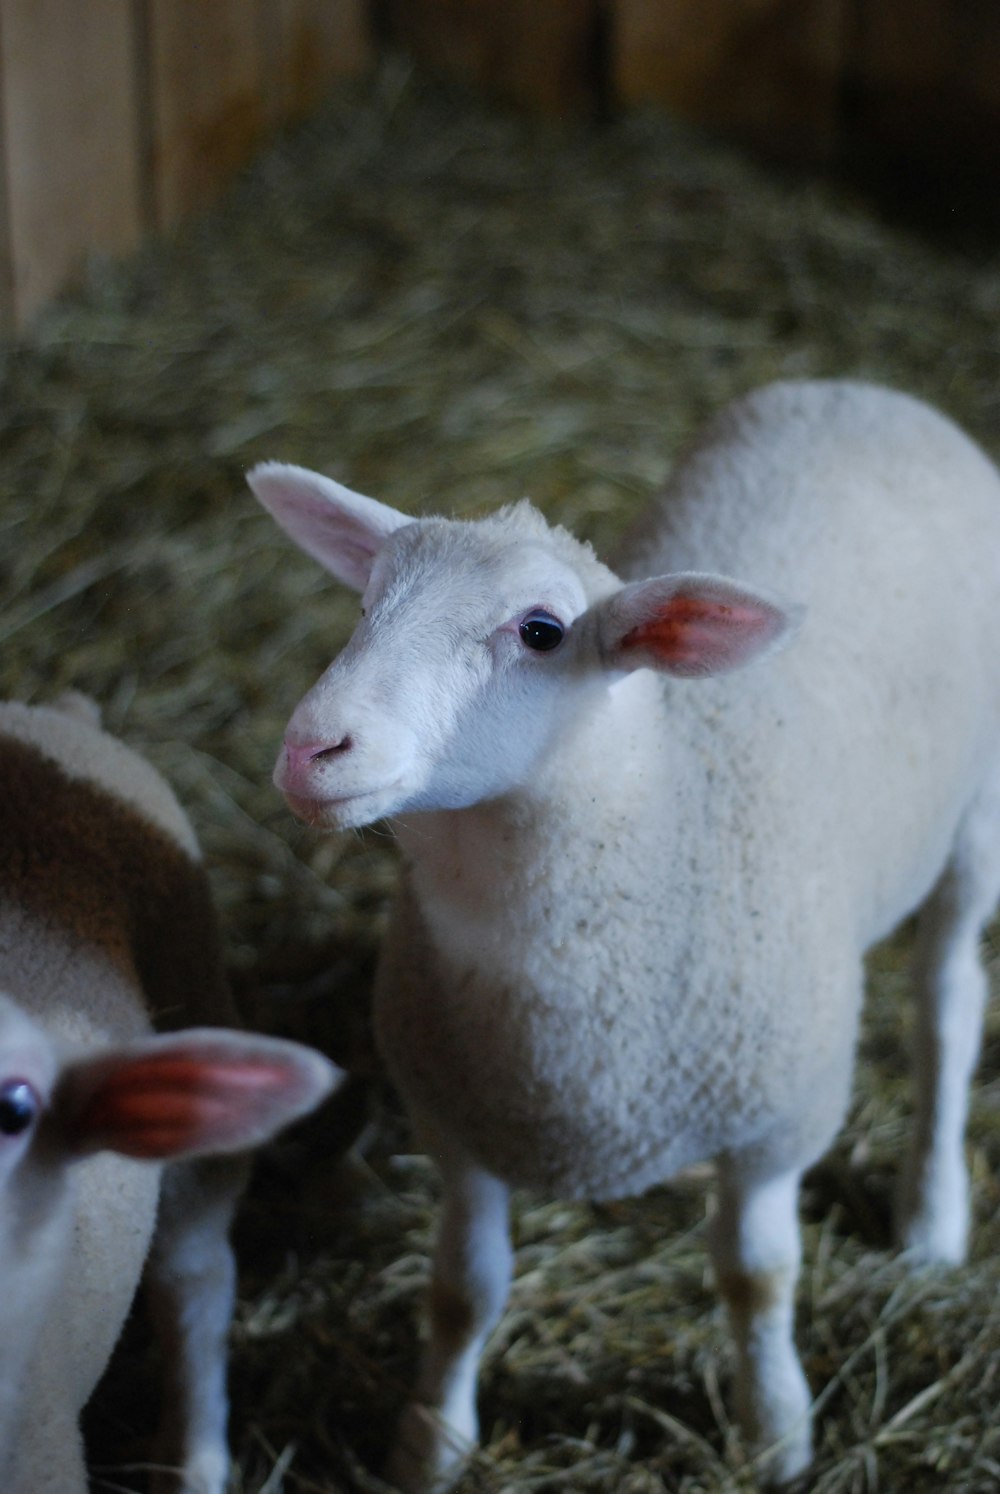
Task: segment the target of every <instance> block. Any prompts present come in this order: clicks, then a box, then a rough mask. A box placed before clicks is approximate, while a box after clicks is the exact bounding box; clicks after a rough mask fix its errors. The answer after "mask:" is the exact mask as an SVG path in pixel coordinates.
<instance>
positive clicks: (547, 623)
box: [518, 612, 565, 654]
mask: <svg viewBox="0 0 1000 1494" xmlns="http://www.w3.org/2000/svg"><path fill="white" fill-rule="evenodd" d="M518 632H519V633H520V634H521V642H522V643H523V644H524V646H525V648H533V649H534V650H535V651H536V652H537V653H540V654H547V653H548V652H549V650H550V649H553V648H558V647H559V645H560V643H562V641H563V634H564V632H565V629H564V628H563V625H562V623H561V622H559V620H558V618H555V617H552V616H551V615H550V613H548V612H532V613H531V614H530V615H529V616H528V617H526V618H525V619H524V621H523V622H522V624H521V626H520V628H519V629H518Z"/></svg>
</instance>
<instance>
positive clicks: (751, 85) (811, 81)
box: [612, 0, 905, 161]
mask: <svg viewBox="0 0 1000 1494" xmlns="http://www.w3.org/2000/svg"><path fill="white" fill-rule="evenodd" d="M876 3H878V0H876ZM904 3H905V0H904ZM614 15H615V21H614V27H613V46H614V56H613V61H612V74H613V87H614V91H615V92H616V94H617V95H618V97H619V98H621V99H622V100H624V101H625V102H627V103H635V102H638V101H640V100H651V101H653V102H656V103H659V104H662V105H664V106H665V107H666V108H668V109H670V110H671V111H672V112H674V113H676V114H678V115H680V116H682V117H683V118H686V119H690V120H693V121H696V122H698V123H700V124H707V125H710V126H714V127H717V128H719V129H721V130H724V131H725V132H727V133H730V134H733V135H736V136H738V137H741V138H743V139H746V140H749V141H751V142H752V143H753V144H755V145H758V146H763V147H765V148H766V149H767V150H768V151H769V152H771V153H772V154H776V155H778V156H781V157H784V158H786V159H797V160H813V161H815V160H825V159H829V158H830V157H831V156H832V155H833V154H834V153H835V149H836V143H837V137H838V128H839V91H840V83H841V77H842V71H843V67H844V57H845V45H846V26H847V14H846V3H845V0H615V11H614Z"/></svg>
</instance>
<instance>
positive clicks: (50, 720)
mask: <svg viewBox="0 0 1000 1494" xmlns="http://www.w3.org/2000/svg"><path fill="white" fill-rule="evenodd" d="M0 740H4V741H13V742H20V743H21V744H23V745H24V746H25V747H31V748H34V750H35V752H36V753H37V754H38V755H39V756H41V757H43V758H45V759H47V760H48V761H49V762H50V763H52V764H55V765H56V766H57V767H58V768H59V769H60V770H61V772H62V774H63V775H64V776H65V777H66V778H68V779H70V780H72V781H73V782H74V783H77V784H78V785H81V786H83V785H89V786H90V787H91V788H92V789H93V790H96V791H99V792H100V793H101V794H103V795H104V796H106V798H107V800H108V801H115V802H117V804H118V805H120V806H121V808H122V810H124V811H127V812H130V813H131V814H132V815H133V816H134V817H136V818H137V819H138V820H140V821H142V822H145V823H146V824H148V825H149V826H151V827H152V828H154V829H156V830H158V831H159V832H160V834H161V835H162V836H165V837H167V838H168V839H170V840H171V841H173V842H174V843H175V844H176V845H177V846H178V847H179V848H180V849H181V850H183V851H184V852H185V853H186V854H187V856H188V857H190V859H191V860H193V861H200V860H201V851H200V849H199V846H198V841H197V838H196V836H195V833H194V830H193V829H192V827H191V824H190V821H189V820H188V817H187V815H186V814H185V813H184V810H183V809H182V808H181V806H180V804H179V803H178V800H177V798H176V796H175V794H174V792H173V790H172V789H171V788H170V786H169V785H168V784H167V782H166V780H165V779H164V778H163V777H162V776H161V775H160V774H159V773H158V772H157V771H156V769H155V768H153V766H152V765H151V764H150V763H149V762H147V761H146V759H145V758H143V757H141V756H140V755H139V753H137V752H135V751H133V750H132V748H130V747H128V746H126V744H125V743H124V742H122V741H120V740H119V739H118V738H117V737H114V736H112V735H111V734H110V733H109V732H106V731H104V730H103V729H102V728H101V726H100V723H99V718H98V715H97V712H96V707H95V708H94V710H92V711H91V710H88V709H87V702H86V701H85V698H83V697H79V696H75V695H69V696H67V697H66V698H65V699H64V701H63V702H61V703H60V702H57V703H56V704H55V705H52V706H29V705H25V704H23V703H22V702H20V701H4V702H2V703H0Z"/></svg>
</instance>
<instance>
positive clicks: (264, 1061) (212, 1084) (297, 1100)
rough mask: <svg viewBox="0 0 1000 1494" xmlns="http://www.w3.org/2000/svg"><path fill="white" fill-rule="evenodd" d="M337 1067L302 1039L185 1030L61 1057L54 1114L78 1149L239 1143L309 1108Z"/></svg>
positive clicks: (207, 1149)
mask: <svg viewBox="0 0 1000 1494" xmlns="http://www.w3.org/2000/svg"><path fill="white" fill-rule="evenodd" d="M343 1078H344V1075H343V1073H342V1071H341V1070H340V1069H338V1068H336V1066H335V1065H334V1064H332V1063H329V1062H328V1061H327V1059H325V1058H323V1057H322V1056H321V1055H320V1054H319V1053H316V1052H315V1051H314V1050H313V1049H312V1048H306V1047H304V1046H303V1045H302V1044H300V1043H292V1042H286V1041H285V1040H284V1039H280V1038H265V1037H257V1036H255V1035H251V1034H246V1033H239V1032H230V1031H227V1030H224V1029H215V1028H209V1027H206V1028H192V1029H189V1030H187V1031H184V1032H178V1033H169V1034H166V1035H164V1036H160V1037H151V1038H147V1039H145V1040H144V1041H142V1042H138V1043H130V1044H128V1045H127V1046H123V1047H121V1048H116V1049H113V1050H112V1051H111V1052H102V1053H100V1054H98V1055H97V1056H95V1057H94V1058H82V1059H78V1060H76V1061H73V1062H71V1063H69V1064H68V1065H67V1068H66V1070H65V1072H64V1075H63V1077H62V1080H61V1082H60V1084H59V1087H58V1090H57V1093H56V1096H55V1106H54V1116H53V1119H54V1122H55V1124H56V1125H57V1126H58V1128H59V1133H60V1139H61V1140H62V1141H64V1142H65V1144H66V1145H67V1146H68V1148H69V1150H70V1151H71V1152H72V1153H75V1154H76V1155H77V1156H88V1155H90V1154H91V1153H93V1152H98V1151H113V1152H118V1153H120V1154H121V1155H122V1156H126V1157H137V1158H140V1159H143V1160H148V1161H169V1160H172V1159H176V1158H179V1157H191V1156H197V1155H201V1154H206V1155H207V1154H213V1153H218V1152H235V1151H244V1150H246V1149H248V1148H250V1147H253V1146H258V1145H259V1144H260V1143H261V1142H264V1141H267V1140H269V1139H270V1137H272V1136H273V1135H274V1134H275V1132H277V1131H280V1130H281V1129H282V1127H284V1126H287V1125H288V1124H290V1122H292V1121H294V1120H297V1119H299V1117H300V1116H303V1115H306V1114H307V1113H308V1112H309V1111H310V1110H312V1109H314V1108H315V1107H316V1106H317V1105H318V1104H319V1102H320V1101H321V1100H322V1099H324V1098H325V1097H326V1096H327V1095H328V1094H329V1093H330V1091H331V1090H332V1089H333V1088H334V1087H335V1086H337V1085H339V1084H340V1082H341V1081H342V1080H343Z"/></svg>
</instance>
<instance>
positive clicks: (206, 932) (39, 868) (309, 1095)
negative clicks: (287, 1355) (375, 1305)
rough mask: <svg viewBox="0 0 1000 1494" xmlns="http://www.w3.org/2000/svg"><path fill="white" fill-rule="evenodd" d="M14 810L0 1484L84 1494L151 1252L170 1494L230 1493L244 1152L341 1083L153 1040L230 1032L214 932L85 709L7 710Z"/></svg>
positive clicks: (9, 815)
mask: <svg viewBox="0 0 1000 1494" xmlns="http://www.w3.org/2000/svg"><path fill="white" fill-rule="evenodd" d="M0 805H2V808H0V1275H2V1282H3V1285H2V1289H0V1488H2V1489H3V1491H4V1494H84V1491H85V1490H86V1488H87V1476H86V1471H85V1466H84V1456H83V1448H82V1443H81V1438H80V1432H79V1428H78V1425H77V1422H78V1416H79V1413H80V1410H81V1408H82V1407H83V1405H84V1404H85V1402H86V1401H87V1400H88V1398H89V1396H90V1393H91V1391H92V1390H93V1387H94V1385H95V1384H96V1382H97V1380H98V1378H99V1377H100V1375H101V1373H102V1371H103V1370H104V1367H105V1365H106V1364H107V1361H108V1358H109V1356H110V1354H111V1350H112V1349H113V1347H114V1344H115V1341H116V1340H117V1338H118V1335H119V1332H120V1331H121V1327H122V1323H123V1322H124V1319H125V1316H126V1314H127V1312H128V1309H129V1306H130V1304H131V1302H132V1298H133V1296H134V1294H135V1290H136V1286H137V1284H138V1281H139V1277H140V1274H141V1273H142V1270H143V1266H144V1263H146V1261H147V1255H148V1256H149V1260H148V1268H149V1278H150V1280H149V1285H150V1287H151V1288H152V1293H153V1297H154V1306H155V1309H156V1315H157V1319H158V1326H159V1329H160V1336H161V1340H162V1348H163V1354H164V1359H165V1363H164V1369H165V1374H166V1385H165V1391H164V1404H163V1412H164V1418H163V1427H162V1431H161V1439H160V1444H159V1458H158V1461H159V1462H160V1463H161V1464H162V1466H161V1468H160V1476H159V1478H158V1480H157V1481H156V1487H157V1488H158V1489H163V1490H166V1489H170V1490H182V1491H183V1494H222V1490H223V1489H224V1487H225V1483H226V1472H227V1468H228V1462H229V1459H228V1454H227V1450H226V1426H225V1423H226V1389H225V1370H226V1336H227V1333H228V1328H229V1320H230V1316H231V1312H232V1299H233V1284H234V1274H235V1273H234V1268H233V1260H232V1253H231V1250H230V1246H229V1243H228V1239H227V1232H228V1227H229V1223H230V1218H231V1215H232V1212H233V1208H234V1206H235V1203H236V1200H237V1197H238V1194H239V1191H240V1188H241V1186H242V1183H243V1179H244V1175H245V1171H246V1168H245V1163H244V1161H243V1159H242V1158H241V1157H240V1156H239V1155H238V1153H239V1152H241V1151H243V1150H245V1149H246V1148H247V1147H250V1146H254V1145H256V1144H257V1143H258V1142H261V1141H263V1140H265V1139H266V1138H267V1137H269V1136H271V1135H272V1134H273V1133H274V1132H275V1131H276V1130H277V1129H278V1128H279V1127H281V1126H283V1125H286V1124H287V1123H288V1122H289V1121H291V1120H293V1119H294V1118H295V1117H296V1116H299V1115H302V1114H304V1113H305V1112H306V1111H307V1110H310V1109H311V1108H312V1107H313V1106H314V1105H316V1104H317V1103H318V1102H319V1100H320V1099H321V1098H322V1097H323V1096H324V1095H325V1094H326V1093H327V1092H328V1091H329V1089H330V1088H331V1086H332V1084H333V1082H334V1080H335V1077H336V1073H337V1071H336V1070H335V1069H334V1068H333V1066H332V1065H331V1064H328V1063H327V1061H326V1060H325V1059H323V1058H321V1057H320V1055H319V1054H318V1053H314V1052H312V1050H311V1049H308V1048H303V1047H301V1046H300V1045H298V1044H296V1043H288V1042H282V1041H279V1040H275V1039H268V1038H262V1037H251V1036H249V1035H244V1034H242V1033H240V1032H236V1031H233V1030H231V1027H230V1030H226V1027H224V1026H220V1027H204V1028H202V1027H199V1028H193V1029H187V1030H182V1031H171V1032H168V1033H164V1034H161V1035H152V1033H151V1027H152V1023H153V1021H154V1020H155V1022H156V1024H157V1025H159V1026H164V1027H167V1028H171V1029H175V1028H181V1027H182V1026H184V1024H186V1023H188V1022H190V1021H192V1020H197V1021H199V1022H202V1021H209V1022H212V1023H220V1024H231V1023H232V1013H231V1008H230V1004H229V995H228V992H227V987H226V982H225V978H224V972H223V968H222V963H221V954H220V945H219V941H218V936H217V930H216V926H215V916H214V912H213V908H212V902H211V898H210V895H209V890H208V880H207V877H206V875H205V872H204V869H203V867H202V865H201V861H200V857H199V852H198V847H197V845H196V843H195V839H194V834H193V832H192V830H191V827H190V825H189V823H188V821H187V820H186V818H185V817H184V814H183V812H182V811H181V809H180V807H179V805H178V804H177V801H176V800H175V799H174V797H173V795H172V793H171V792H170V790H169V789H168V788H167V786H166V784H165V783H164V782H163V780H162V779H161V778H160V777H159V776H158V775H157V774H156V773H155V772H154V771H153V769H152V768H151V767H150V766H149V765H148V764H147V763H146V762H144V761H143V760H142V759H141V758H139V757H137V756H136V754H135V753H134V752H131V751H129V750H128V749H127V748H126V747H124V746H123V745H122V743H120V742H118V741H116V740H115V739H114V738H113V737H110V736H108V735H107V734H105V733H104V732H103V731H101V730H100V728H99V725H98V719H97V712H96V708H95V707H93V706H92V705H91V703H90V702H89V701H85V700H84V699H83V697H80V696H72V697H67V698H66V699H65V700H64V701H63V702H62V703H61V704H60V705H59V706H57V707H55V708H38V707H36V708H32V707H28V706H24V705H18V704H14V703H0ZM215 1153H218V1154H220V1155H219V1156H214V1155H209V1154H215ZM178 1159H189V1160H178ZM163 1163H170V1164H171V1165H169V1166H167V1167H164V1166H163V1165H162V1164H163ZM158 1209H159V1212H158V1213H157V1210H158ZM151 1247H152V1248H151Z"/></svg>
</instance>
